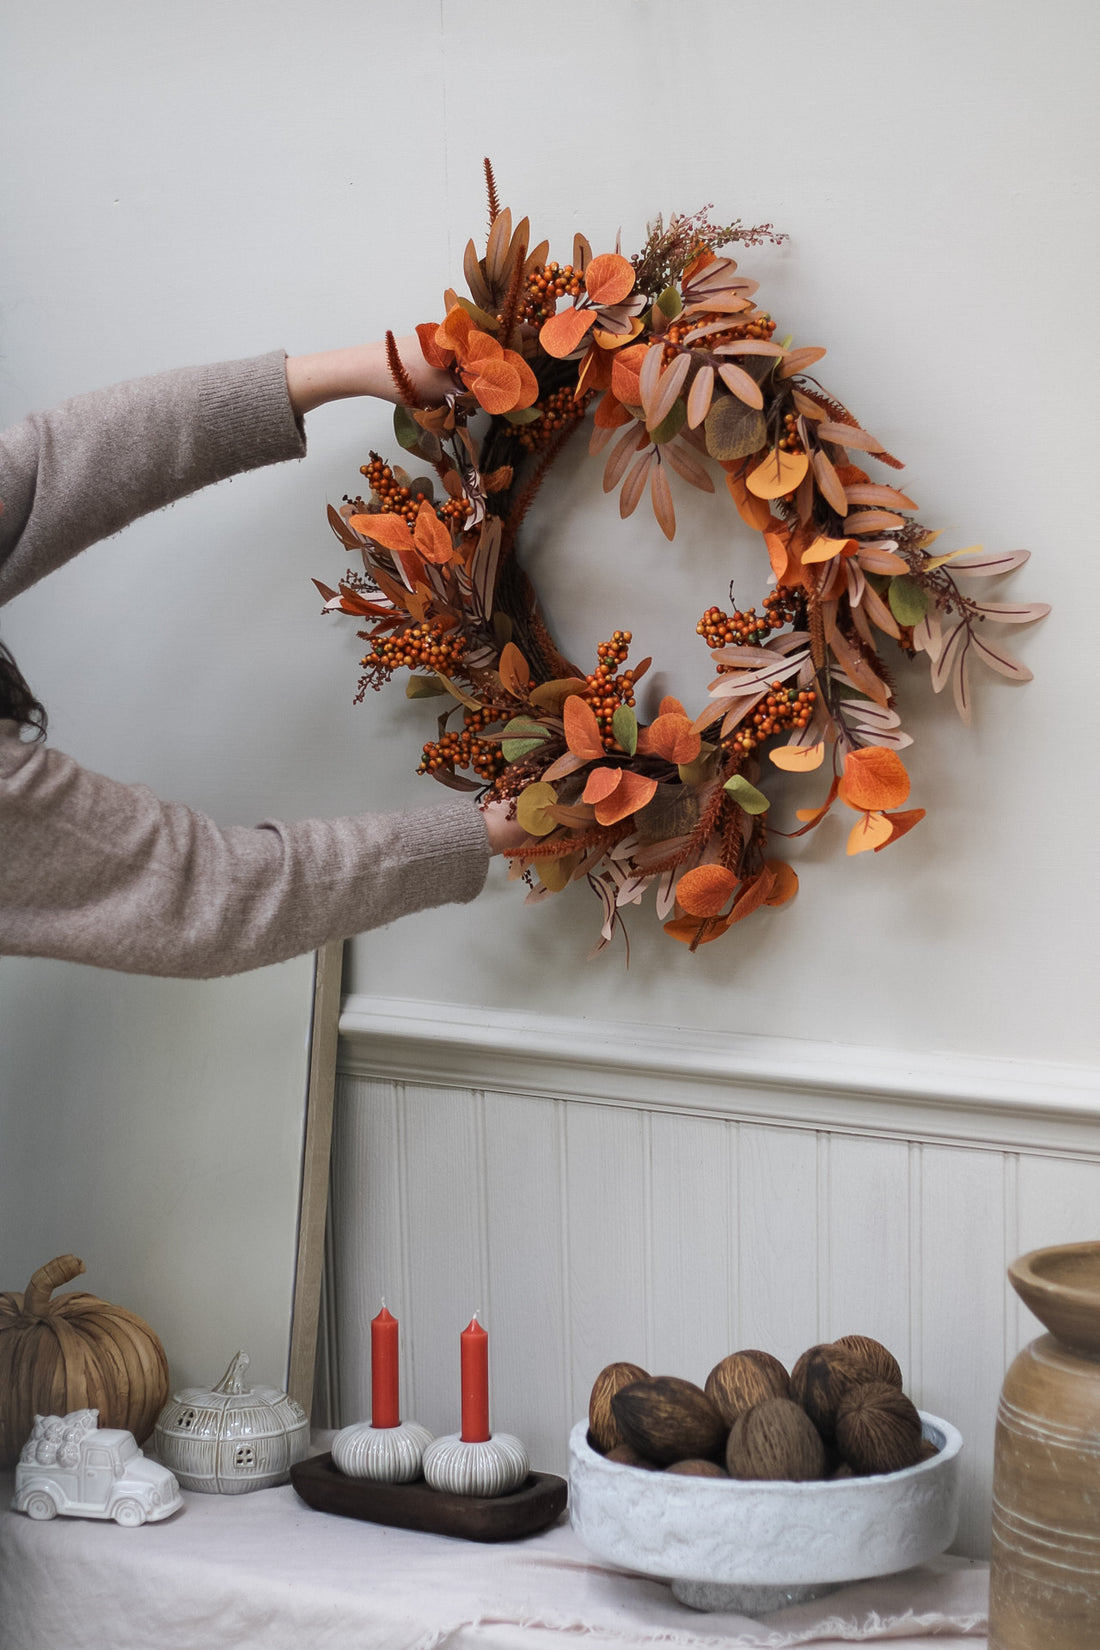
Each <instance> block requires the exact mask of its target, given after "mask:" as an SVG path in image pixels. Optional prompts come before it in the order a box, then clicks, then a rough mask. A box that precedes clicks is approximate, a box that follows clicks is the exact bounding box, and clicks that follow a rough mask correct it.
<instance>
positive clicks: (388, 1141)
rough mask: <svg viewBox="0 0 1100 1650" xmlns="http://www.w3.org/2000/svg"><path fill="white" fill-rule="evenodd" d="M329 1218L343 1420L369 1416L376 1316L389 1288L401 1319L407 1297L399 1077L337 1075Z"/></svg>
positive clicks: (404, 1351)
mask: <svg viewBox="0 0 1100 1650" xmlns="http://www.w3.org/2000/svg"><path fill="white" fill-rule="evenodd" d="M332 1153H333V1155H332V1179H331V1196H332V1212H331V1216H330V1224H332V1225H333V1226H334V1229H335V1232H336V1235H337V1241H336V1242H335V1243H333V1244H332V1245H331V1248H332V1253H333V1267H334V1271H335V1277H334V1280H333V1283H334V1287H333V1290H332V1293H333V1296H334V1299H335V1302H336V1325H335V1341H336V1345H337V1347H338V1355H337V1379H336V1382H335V1386H336V1392H337V1395H338V1403H339V1423H340V1424H341V1425H343V1426H347V1425H349V1424H350V1423H351V1422H352V1421H367V1420H369V1419H370V1403H371V1393H370V1320H371V1319H372V1318H373V1317H374V1316H375V1314H376V1313H377V1312H378V1310H379V1307H380V1305H381V1302H382V1297H383V1296H385V1298H386V1304H387V1306H388V1308H389V1310H390V1311H391V1312H392V1313H393V1315H394V1317H396V1318H397V1319H398V1320H399V1321H401V1320H404V1319H405V1318H406V1312H407V1307H408V1297H407V1293H406V1289H405V1268H404V1263H403V1260H402V1245H403V1242H404V1236H405V1217H404V1211H403V1210H402V1207H401V1199H400V1182H401V1175H402V1151H401V1142H400V1137H399V1134H398V1111H397V1096H396V1092H395V1085H394V1084H393V1083H389V1082H370V1081H369V1080H366V1079H364V1078H350V1079H349V1078H343V1079H338V1081H337V1096H336V1109H335V1112H334V1115H333V1146H332ZM402 1330H403V1334H402V1343H401V1399H402V1404H403V1406H405V1408H406V1410H407V1409H408V1405H409V1400H410V1397H411V1393H410V1390H409V1359H410V1354H411V1342H410V1338H409V1335H408V1324H407V1322H402Z"/></svg>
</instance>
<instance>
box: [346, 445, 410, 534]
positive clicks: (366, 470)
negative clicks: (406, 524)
mask: <svg viewBox="0 0 1100 1650" xmlns="http://www.w3.org/2000/svg"><path fill="white" fill-rule="evenodd" d="M359 473H360V475H364V476H366V478H367V481H368V483H369V485H370V490H371V496H372V497H373V498H374V499H376V500H377V502H378V504H379V505H380V506H381V509H382V513H383V514H384V515H394V516H404V518H405V520H406V521H410V522H411V521H415V520H416V512H417V510H418V509H419V508H420V505H421V503H422V501H423V499H424V494H423V493H412V492H410V491H409V489H408V488H407V487H403V486H402V485H401V483H400V482H399V481H398V480H397V477H396V476H395V475H394V473H393V470H392V469H391V468H390V466H389V465H388V464H387V463H385V461H384V460H383V459H381V458H379V456H378V454H377V453H375V452H372V453H371V455H370V463H369V464H361V465H360V466H359Z"/></svg>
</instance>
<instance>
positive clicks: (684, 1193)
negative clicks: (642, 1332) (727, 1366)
mask: <svg viewBox="0 0 1100 1650" xmlns="http://www.w3.org/2000/svg"><path fill="white" fill-rule="evenodd" d="M647 1122H648V1130H649V1159H650V1172H649V1211H648V1226H649V1243H648V1248H649V1269H650V1288H651V1292H652V1299H653V1310H652V1312H651V1314H650V1348H649V1355H650V1359H651V1360H652V1364H651V1367H652V1372H653V1374H655V1375H659V1374H663V1375H679V1376H682V1377H683V1378H684V1379H685V1380H690V1381H695V1382H696V1384H697V1385H699V1386H702V1384H703V1382H704V1381H705V1380H706V1377H707V1374H708V1372H709V1371H710V1370H711V1369H713V1367H714V1365H715V1364H716V1363H717V1362H718V1361H719V1359H720V1358H724V1357H725V1356H726V1354H727V1353H728V1352H732V1351H733V1350H734V1348H735V1347H736V1345H737V1341H736V1339H735V1327H736V1326H735V1311H736V1305H737V1302H736V1276H737V1186H736V1180H735V1179H732V1178H731V1177H732V1176H733V1175H735V1174H736V1157H735V1155H734V1154H733V1151H731V1146H732V1145H733V1144H734V1143H735V1142H736V1135H737V1126H736V1124H732V1123H723V1122H719V1121H717V1120H714V1119H711V1118H706V1119H701V1118H694V1119H692V1120H691V1123H690V1124H689V1126H688V1127H686V1128H685V1127H684V1123H683V1120H682V1119H681V1118H678V1117H667V1116H661V1114H660V1113H657V1112H654V1113H652V1114H650V1115H649V1117H648V1119H647Z"/></svg>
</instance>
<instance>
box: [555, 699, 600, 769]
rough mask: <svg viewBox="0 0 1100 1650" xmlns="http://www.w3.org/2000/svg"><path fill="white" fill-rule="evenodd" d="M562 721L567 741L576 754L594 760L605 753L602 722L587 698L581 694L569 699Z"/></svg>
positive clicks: (565, 705) (587, 759)
mask: <svg viewBox="0 0 1100 1650" xmlns="http://www.w3.org/2000/svg"><path fill="white" fill-rule="evenodd" d="M562 721H563V722H564V723H565V742H566V744H567V745H568V746H569V749H570V750H571V751H572V752H573V754H574V756H580V757H583V758H584V759H585V760H586V761H593V760H594V759H595V758H596V757H599V756H602V755H603V754H604V749H603V740H602V739H601V738H600V724H599V723H598V722H597V720H596V712H595V711H594V710H593V709H592V706H591V705H590V704H589V703H588V700H587V699H582V698H581V697H580V695H579V694H573V696H572V697H571V698H569V699H567V700H566V701H565V704H564V705H563V706H562Z"/></svg>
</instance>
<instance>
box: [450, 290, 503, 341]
mask: <svg viewBox="0 0 1100 1650" xmlns="http://www.w3.org/2000/svg"><path fill="white" fill-rule="evenodd" d="M455 296H456V297H457V298H458V306H459V308H460V309H464V310H465V311H466V313H467V315H468V316H469V317H470V319H471V320H472V321H476V322H477V325H478V327H479V328H480V329H481V331H482V332H494V333H495V332H499V331H500V317H499V315H490V314H489V313H488V311H487V310H484V309H478V307H477V305H476V304H475V303H471V301H470V299H469V298H463V297H462V295H461V294H460V293H456V294H455Z"/></svg>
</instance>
